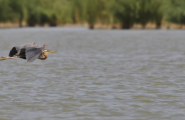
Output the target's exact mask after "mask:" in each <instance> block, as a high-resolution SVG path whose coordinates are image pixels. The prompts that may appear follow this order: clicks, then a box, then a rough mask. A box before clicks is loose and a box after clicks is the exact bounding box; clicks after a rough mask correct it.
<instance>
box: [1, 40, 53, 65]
mask: <svg viewBox="0 0 185 120" xmlns="http://www.w3.org/2000/svg"><path fill="white" fill-rule="evenodd" d="M45 47H46V45H35V43H26V44H23V45H19V46H15V47H13V48H12V49H11V50H10V53H9V57H1V58H0V60H6V59H13V58H22V59H25V60H27V62H33V61H34V60H36V59H40V60H45V59H47V58H48V53H56V51H51V50H47V49H45Z"/></svg>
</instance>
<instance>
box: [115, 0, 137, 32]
mask: <svg viewBox="0 0 185 120" xmlns="http://www.w3.org/2000/svg"><path fill="white" fill-rule="evenodd" d="M136 8H137V6H136V0H116V2H115V3H114V5H113V7H112V9H113V11H114V16H115V18H116V19H118V20H119V21H120V23H121V27H122V28H123V29H129V28H131V27H132V26H133V24H134V23H135V21H136Z"/></svg>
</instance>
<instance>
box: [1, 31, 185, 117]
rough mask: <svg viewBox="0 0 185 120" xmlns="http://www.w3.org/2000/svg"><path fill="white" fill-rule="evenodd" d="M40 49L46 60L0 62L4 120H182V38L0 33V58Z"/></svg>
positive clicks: (156, 33)
mask: <svg viewBox="0 0 185 120" xmlns="http://www.w3.org/2000/svg"><path fill="white" fill-rule="evenodd" d="M28 42H35V43H37V44H41V45H42V44H46V45H47V48H48V49H50V50H56V51H58V54H49V58H48V59H47V60H45V61H40V60H36V61H34V62H33V63H27V62H26V61H25V60H22V59H11V60H5V61H0V119H3V120H11V119H12V120H61V119H65V120H123V119H124V120H128V119H129V120H170V119H171V120H183V119H184V118H185V32H184V31H180V30H176V31H175V30H88V29H86V28H23V29H0V50H1V52H0V55H1V56H7V55H8V53H9V50H10V49H11V48H12V47H13V46H15V45H19V44H23V43H28Z"/></svg>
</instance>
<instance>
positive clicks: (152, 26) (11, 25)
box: [0, 23, 185, 30]
mask: <svg viewBox="0 0 185 120" xmlns="http://www.w3.org/2000/svg"><path fill="white" fill-rule="evenodd" d="M24 27H30V26H27V25H26V23H23V25H22V27H19V24H18V23H0V29H3V28H24ZM34 27H87V28H88V24H58V25H57V26H49V25H47V24H46V25H44V26H39V25H36V26H34ZM34 27H32V28H34ZM94 29H95V30H96V29H113V30H114V29H115V30H116V29H121V27H120V25H119V24H113V25H106V24H105V25H102V24H96V25H95V26H94ZM132 29H133V30H137V29H141V30H142V29H143V30H145V29H146V30H149V29H157V28H156V26H155V24H153V23H148V24H147V25H146V26H145V28H143V27H142V25H141V24H134V25H133V26H132V27H131V28H130V30H132ZM158 29H159V30H160V29H162V30H163V29H169V30H170V29H172V30H175V29H182V30H183V29H185V25H184V24H183V25H180V24H174V23H164V24H162V25H161V27H160V28H158ZM128 30H129V29H128Z"/></svg>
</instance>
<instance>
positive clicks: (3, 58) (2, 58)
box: [0, 56, 18, 61]
mask: <svg viewBox="0 0 185 120" xmlns="http://www.w3.org/2000/svg"><path fill="white" fill-rule="evenodd" d="M13 58H18V56H13V57H1V58H0V61H1V60H6V59H13Z"/></svg>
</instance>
